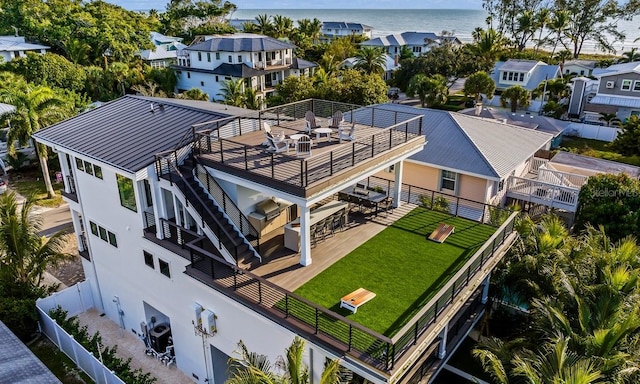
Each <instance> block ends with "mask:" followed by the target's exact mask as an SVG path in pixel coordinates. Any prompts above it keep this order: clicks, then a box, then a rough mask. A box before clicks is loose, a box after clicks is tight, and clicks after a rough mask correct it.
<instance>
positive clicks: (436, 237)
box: [429, 223, 456, 243]
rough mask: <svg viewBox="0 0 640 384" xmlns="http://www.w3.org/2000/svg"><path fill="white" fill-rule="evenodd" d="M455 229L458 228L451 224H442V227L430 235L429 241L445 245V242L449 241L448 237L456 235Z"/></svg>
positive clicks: (439, 226)
mask: <svg viewBox="0 0 640 384" xmlns="http://www.w3.org/2000/svg"><path fill="white" fill-rule="evenodd" d="M455 229H456V227H454V226H453V225H451V224H446V223H440V225H438V227H437V228H436V229H435V230H434V231H433V232H431V234H430V235H429V240H433V241H435V242H437V243H444V241H445V240H447V237H449V235H451V234H452V233H454V231H455Z"/></svg>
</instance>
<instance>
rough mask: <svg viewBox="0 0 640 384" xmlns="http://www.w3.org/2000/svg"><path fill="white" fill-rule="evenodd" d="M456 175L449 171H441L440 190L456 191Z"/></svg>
mask: <svg viewBox="0 0 640 384" xmlns="http://www.w3.org/2000/svg"><path fill="white" fill-rule="evenodd" d="M456 176H457V175H456V173H455V172H451V171H442V179H441V182H440V189H448V190H450V191H455V190H456Z"/></svg>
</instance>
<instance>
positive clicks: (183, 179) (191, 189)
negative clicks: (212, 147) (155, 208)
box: [167, 161, 237, 254]
mask: <svg viewBox="0 0 640 384" xmlns="http://www.w3.org/2000/svg"><path fill="white" fill-rule="evenodd" d="M167 164H168V166H169V167H171V168H173V171H174V172H175V173H176V174H177V175H178V176H179V177H180V179H182V181H183V182H184V184H185V187H186V188H188V189H189V190H190V191H191V193H192V194H193V196H194V197H195V198H196V199H197V200H198V203H199V204H200V212H199V214H200V219H201V220H202V222H203V224H207V223H206V222H205V221H204V217H203V216H202V210H206V211H207V213H208V214H209V215H210V216H211V217H212V218H213V220H214V222H215V224H216V226H217V227H218V228H217V231H216V232H214V233H215V234H216V236H217V237H218V247H222V246H223V245H224V244H223V242H222V237H221V236H220V233H221V231H222V233H223V234H224V236H226V238H227V239H229V240H231V244H232V245H233V246H234V247H235V248H237V245H235V244H234V243H233V237H234V236H232V235H231V234H230V233H229V232H228V231H227V230H226V229H225V228H224V225H222V224H221V223H220V221H219V220H218V218H217V217H216V216H215V215H214V214H213V212H211V210H210V209H209V207H208V206H207V205H206V204H205V203H204V202H203V201H202V200H201V199H200V196H198V194H197V193H196V191H195V190H194V189H193V187H192V186H191V185H190V184H189V183H188V182H187V180H186V179H185V178H184V175H182V172H180V170H179V169H178V167H177V166H176V165H175V164H173V163H172V162H170V161H168V162H167ZM171 175H172V173H171V172H169V181H170V182H173V180H172V176H171ZM184 198H185V201H186V202H187V204H188V202H189V199H187V196H186V195H185V197H184ZM192 204H193V202H192ZM207 225H208V224H207ZM209 227H211V226H209ZM211 229H212V230H213V228H211ZM224 246H225V247H226V245H224ZM228 251H230V250H228ZM234 254H235V253H234Z"/></svg>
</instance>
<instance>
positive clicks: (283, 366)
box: [227, 336, 340, 384]
mask: <svg viewBox="0 0 640 384" xmlns="http://www.w3.org/2000/svg"><path fill="white" fill-rule="evenodd" d="M238 346H239V348H240V351H238V353H239V355H240V358H236V357H232V358H231V359H230V360H229V361H230V365H231V367H232V376H231V378H229V380H227V383H228V384H251V383H261V384H308V383H309V382H310V377H309V368H308V367H307V366H306V365H305V364H304V362H303V361H302V360H303V357H304V349H305V342H304V340H303V339H301V338H299V337H297V336H296V337H295V338H294V339H293V342H292V343H291V345H290V346H289V348H287V349H286V351H285V357H284V358H282V359H280V360H279V361H278V362H277V363H276V364H275V367H277V368H279V371H281V372H282V373H276V372H273V368H274V364H272V363H271V362H270V361H269V360H268V359H267V357H266V356H264V355H260V354H257V353H255V352H249V351H248V350H247V347H246V346H245V345H244V343H243V342H242V341H240V342H239V343H238ZM339 373H340V364H339V361H338V360H331V361H329V362H328V364H327V365H326V366H325V368H324V371H323V372H322V375H321V378H320V381H319V384H339V383H340V376H339Z"/></svg>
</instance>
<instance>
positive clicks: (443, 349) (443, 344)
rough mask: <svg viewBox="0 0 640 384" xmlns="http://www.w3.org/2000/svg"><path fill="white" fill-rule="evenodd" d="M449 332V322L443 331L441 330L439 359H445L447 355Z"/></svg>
mask: <svg viewBox="0 0 640 384" xmlns="http://www.w3.org/2000/svg"><path fill="white" fill-rule="evenodd" d="M448 332H449V323H447V324H446V325H445V326H444V328H443V329H442V332H440V345H439V346H438V359H441V360H442V359H444V358H445V356H447V333H448Z"/></svg>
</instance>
